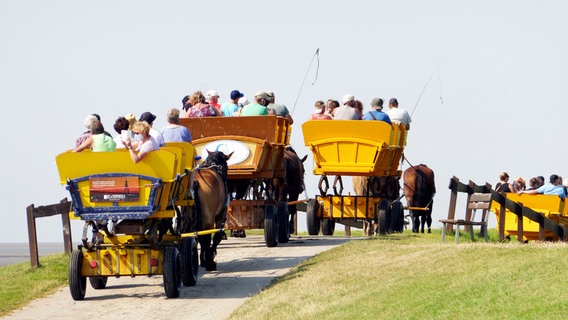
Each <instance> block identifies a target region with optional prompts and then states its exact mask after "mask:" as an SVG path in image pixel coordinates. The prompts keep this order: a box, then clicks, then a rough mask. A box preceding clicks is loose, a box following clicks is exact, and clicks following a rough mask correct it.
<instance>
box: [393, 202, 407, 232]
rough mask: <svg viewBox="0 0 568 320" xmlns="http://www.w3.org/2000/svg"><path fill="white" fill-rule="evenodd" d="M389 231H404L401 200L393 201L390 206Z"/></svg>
mask: <svg viewBox="0 0 568 320" xmlns="http://www.w3.org/2000/svg"><path fill="white" fill-rule="evenodd" d="M390 222H391V232H403V231H404V210H403V209H402V202H400V201H394V202H393V203H392V204H391V207H390Z"/></svg>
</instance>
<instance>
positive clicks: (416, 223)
mask: <svg viewBox="0 0 568 320" xmlns="http://www.w3.org/2000/svg"><path fill="white" fill-rule="evenodd" d="M410 216H411V218H412V232H413V233H418V231H419V228H420V216H419V215H417V214H416V213H415V212H413V211H411V212H410Z"/></svg>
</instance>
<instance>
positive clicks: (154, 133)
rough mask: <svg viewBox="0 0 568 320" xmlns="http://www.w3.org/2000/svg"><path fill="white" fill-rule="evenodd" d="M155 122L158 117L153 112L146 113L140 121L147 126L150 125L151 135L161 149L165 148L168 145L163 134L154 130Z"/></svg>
mask: <svg viewBox="0 0 568 320" xmlns="http://www.w3.org/2000/svg"><path fill="white" fill-rule="evenodd" d="M154 120H156V116H155V115H153V114H152V113H151V112H144V113H143V114H142V115H141V116H140V119H139V120H138V121H144V122H146V123H147V124H149V125H150V135H151V136H152V137H153V138H154V140H156V143H157V144H158V146H159V147H165V146H166V143H165V141H164V137H163V136H162V133H161V132H160V131H158V130H156V129H154V128H152V125H153V124H154Z"/></svg>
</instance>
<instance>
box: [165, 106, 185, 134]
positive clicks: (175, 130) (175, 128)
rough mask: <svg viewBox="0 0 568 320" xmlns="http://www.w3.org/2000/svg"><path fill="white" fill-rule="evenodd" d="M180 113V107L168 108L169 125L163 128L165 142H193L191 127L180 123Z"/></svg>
mask: <svg viewBox="0 0 568 320" xmlns="http://www.w3.org/2000/svg"><path fill="white" fill-rule="evenodd" d="M179 114H180V111H179V109H178V108H171V109H170V110H168V115H167V117H168V119H167V120H168V125H167V126H165V127H164V129H162V136H163V137H164V141H165V142H191V133H189V129H188V128H187V127H185V126H182V125H180V124H179Z"/></svg>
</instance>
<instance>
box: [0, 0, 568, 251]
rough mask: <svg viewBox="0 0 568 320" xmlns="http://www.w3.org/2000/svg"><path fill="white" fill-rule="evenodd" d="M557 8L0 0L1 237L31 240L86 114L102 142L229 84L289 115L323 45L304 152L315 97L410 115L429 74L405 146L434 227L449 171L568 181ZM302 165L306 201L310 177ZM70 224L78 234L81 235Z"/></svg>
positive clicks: (444, 205)
mask: <svg viewBox="0 0 568 320" xmlns="http://www.w3.org/2000/svg"><path fill="white" fill-rule="evenodd" d="M567 9H568V3H566V2H564V1H449V0H448V1H372V2H371V1H280V2H269V1H238V2H237V1H214V2H213V1H208V2H205V1H202V2H198V3H192V2H187V1H162V2H154V1H97V2H92V1H89V2H87V1H47V2H46V1H25V0H23V1H7V0H0V41H1V44H2V46H1V50H0V106H1V107H2V113H3V119H4V123H3V126H2V127H1V129H0V130H1V133H2V136H3V137H4V139H5V144H4V153H3V157H2V158H1V160H0V172H1V177H2V181H3V184H2V187H1V189H0V203H1V208H2V213H1V215H2V217H3V218H4V221H5V227H4V229H3V232H2V233H0V242H26V241H27V229H26V227H27V226H26V218H25V208H26V207H27V206H28V205H30V204H32V203H33V204H35V205H36V206H39V205H47V204H52V203H56V202H58V201H59V200H60V199H62V198H64V197H66V196H68V195H67V193H66V191H65V189H64V187H63V186H60V185H59V181H58V174H57V168H56V167H55V161H54V159H55V156H56V155H57V154H58V153H60V152H63V151H65V150H66V149H69V148H72V146H73V145H74V141H75V138H76V137H77V136H78V135H79V134H80V133H81V132H83V131H84V127H83V119H84V118H85V116H86V115H88V114H90V113H93V112H94V113H98V114H100V115H101V117H102V120H103V124H104V125H105V127H106V128H107V130H108V131H109V132H112V124H113V123H114V120H116V118H117V117H118V116H122V115H124V114H126V113H134V114H136V115H137V116H139V115H140V114H141V113H142V112H144V111H151V112H152V113H154V114H156V115H157V116H158V118H157V120H156V123H155V126H156V127H158V128H161V127H163V126H164V125H165V114H166V111H167V109H169V108H171V107H180V105H181V98H182V97H183V96H184V95H185V94H188V93H191V92H193V91H195V90H198V89H201V90H204V91H207V90H209V89H215V90H217V91H218V92H219V93H220V94H221V100H222V101H226V100H227V99H228V95H229V92H230V91H231V90H233V89H239V90H241V91H243V92H244V93H245V94H246V95H247V96H249V97H251V96H252V95H254V92H256V91H258V90H266V91H274V92H275V94H276V99H277V102H279V103H283V104H286V105H287V106H288V107H289V109H292V108H293V107H294V101H295V100H296V97H297V95H298V93H299V92H300V86H301V83H302V79H303V78H304V75H305V74H306V71H307V69H308V65H309V64H310V61H311V59H312V56H313V53H314V52H315V50H316V49H317V48H320V68H319V76H318V79H317V81H316V82H315V84H314V85H312V84H311V83H312V81H313V79H314V76H315V65H316V64H315V62H314V64H313V65H312V68H311V70H310V74H309V76H308V78H307V80H306V84H305V85H304V87H303V90H302V91H301V94H300V96H299V100H298V104H297V105H296V107H295V110H294V113H293V116H294V118H295V120H296V123H295V124H294V126H293V134H292V144H293V146H294V147H295V148H296V149H297V151H298V152H299V153H300V154H301V155H304V154H306V153H308V152H309V150H308V149H307V148H305V147H304V146H303V140H302V135H301V123H302V122H304V121H305V120H306V119H307V117H308V115H309V114H310V113H311V112H312V109H313V103H314V101H316V100H320V99H321V100H326V99H328V98H334V99H338V100H339V99H340V98H341V97H342V96H343V95H344V94H346V93H352V94H353V95H355V97H356V98H357V99H360V100H361V101H363V102H364V103H365V107H366V108H368V105H369V103H370V101H371V99H372V98H374V97H382V98H384V99H385V100H388V99H389V98H391V97H397V98H398V100H399V103H400V106H401V107H402V108H406V109H408V110H409V111H412V109H413V108H414V105H415V103H416V101H417V99H418V97H419V95H420V92H421V91H422V88H423V87H424V86H425V84H426V83H427V80H428V78H429V77H430V75H431V74H432V73H433V72H434V71H436V72H435V73H434V77H433V78H432V81H431V82H430V83H429V85H428V87H427V88H426V90H425V92H424V95H423V96H422V99H421V101H420V103H419V104H418V106H417V108H416V111H415V113H414V116H413V124H412V130H411V131H410V133H409V137H408V145H407V148H406V152H405V154H406V156H407V158H408V159H409V160H410V161H411V162H412V163H414V164H417V163H426V164H428V165H429V166H430V167H432V168H433V169H434V171H435V172H436V183H437V188H438V193H437V194H436V198H435V206H434V221H435V222H436V223H435V224H434V226H435V227H439V224H437V220H438V219H440V218H443V217H445V216H446V214H447V210H448V201H449V191H448V189H447V186H448V182H449V179H450V178H451V177H452V176H457V177H459V178H460V179H462V180H465V181H467V180H468V179H472V180H474V181H475V182H478V183H484V182H485V181H488V182H490V183H495V182H497V177H498V174H499V172H500V171H508V172H509V174H510V175H511V176H512V177H515V176H519V175H520V176H523V177H525V178H530V177H532V176H536V175H544V176H549V175H550V174H551V173H557V174H559V175H564V176H565V177H566V178H568V171H567V170H566V167H565V165H564V163H565V159H566V156H567V151H566V150H565V148H564V145H565V143H564V140H565V139H564V135H565V134H566V130H565V129H564V124H563V118H564V116H565V115H566V114H567V112H566V110H565V108H566V88H567V87H568V63H567V62H566V61H567V60H566V57H568V46H567V44H566V41H565V34H566V30H568V22H567V20H566V14H567V13H568V10H567ZM438 66H439V69H437V68H438ZM440 96H441V97H442V99H443V104H442V103H441V100H440ZM308 161H309V162H310V164H309V165H308V174H307V184H308V188H309V195H310V197H313V196H314V195H315V192H316V187H317V179H318V178H319V177H316V176H313V174H311V168H312V165H311V161H312V156H311V154H310V156H309V160H308ZM406 167H407V165H405V166H403V167H402V169H405V168H406ZM527 180H528V179H527ZM458 210H463V208H462V207H459V208H458ZM80 229H81V225H80V224H74V225H73V235H74V239H75V240H78V239H79V235H80V231H81V230H80ZM38 231H39V234H38V239H39V241H61V237H62V236H61V230H60V219H59V218H58V217H57V218H44V219H40V220H38Z"/></svg>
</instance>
